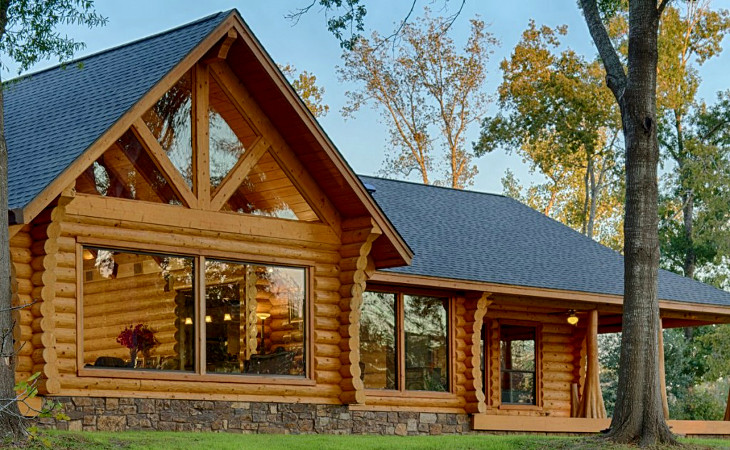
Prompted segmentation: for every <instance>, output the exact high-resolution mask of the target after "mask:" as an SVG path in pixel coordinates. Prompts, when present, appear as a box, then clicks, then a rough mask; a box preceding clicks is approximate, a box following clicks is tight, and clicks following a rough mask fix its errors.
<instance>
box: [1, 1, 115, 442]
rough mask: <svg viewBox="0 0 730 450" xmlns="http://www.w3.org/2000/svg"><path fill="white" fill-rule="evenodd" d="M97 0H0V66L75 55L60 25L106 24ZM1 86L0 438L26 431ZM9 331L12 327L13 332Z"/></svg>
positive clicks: (77, 44) (20, 66)
mask: <svg viewBox="0 0 730 450" xmlns="http://www.w3.org/2000/svg"><path fill="white" fill-rule="evenodd" d="M105 23H106V18H104V17H102V16H100V15H98V14H97V13H96V12H95V11H94V2H93V0H0V54H2V57H1V58H2V59H1V60H0V66H2V67H7V65H8V64H10V63H15V64H17V67H18V70H19V72H22V71H25V70H27V69H28V68H30V67H31V66H32V65H33V64H35V63H36V62H38V61H40V60H43V59H49V58H58V59H59V60H61V61H63V60H68V59H70V58H71V57H72V56H73V54H74V52H76V51H77V50H79V49H81V48H83V47H84V44H83V43H80V42H76V41H74V40H73V39H71V38H69V37H67V36H65V35H61V34H60V33H59V32H58V31H56V28H57V27H58V26H60V25H69V24H73V25H84V26H89V27H94V26H98V25H104V24H105ZM2 104H3V102H2V90H0V211H6V212H5V213H4V214H3V217H2V221H1V222H0V339H1V341H0V440H2V439H18V438H22V437H23V436H25V424H24V423H23V420H22V417H21V416H20V413H19V411H18V406H17V403H16V402H15V398H16V395H15V391H14V386H15V343H14V341H13V333H12V330H13V328H14V327H15V323H14V321H13V315H12V313H11V310H12V298H11V291H10V273H11V269H10V264H11V261H10V247H9V234H8V214H7V211H8V153H7V144H6V142H5V127H4V117H3V108H2ZM8 331H10V332H8Z"/></svg>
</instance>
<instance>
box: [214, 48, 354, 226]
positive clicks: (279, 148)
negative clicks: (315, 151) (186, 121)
mask: <svg viewBox="0 0 730 450" xmlns="http://www.w3.org/2000/svg"><path fill="white" fill-rule="evenodd" d="M210 73H211V75H212V76H213V78H214V79H215V81H216V82H217V83H218V84H219V85H220V86H221V89H223V91H224V92H225V93H226V95H227V96H228V98H229V99H231V101H232V102H233V103H234V104H236V106H238V107H239V108H240V109H242V110H243V111H244V112H245V114H246V115H247V116H248V117H249V118H250V119H251V122H253V125H254V127H255V128H256V129H257V130H258V131H259V132H260V133H261V134H262V135H263V136H264V137H265V138H266V140H267V141H268V142H269V143H270V145H271V155H272V156H273V157H274V159H276V160H277V162H279V164H280V165H281V167H282V169H283V170H284V171H285V173H286V174H287V176H288V177H289V179H290V180H291V181H292V183H293V184H294V185H295V186H296V187H297V189H299V191H300V193H301V194H302V196H303V197H304V199H305V200H306V201H307V203H308V204H309V206H310V207H311V208H312V209H313V210H314V212H315V213H316V214H317V216H318V217H319V218H320V219H322V221H323V222H324V223H326V224H328V225H329V226H330V227H332V229H333V230H335V232H336V233H338V234H340V233H341V218H340V214H339V212H338V211H337V209H336V208H335V207H334V205H333V204H332V203H331V202H330V200H329V198H328V197H327V196H326V195H325V194H324V192H323V191H322V189H321V188H320V187H319V185H318V184H317V182H316V181H315V180H314V179H313V178H312V177H311V175H309V173H308V172H307V171H306V170H305V169H304V167H303V166H302V164H301V162H300V161H299V160H298V159H297V157H296V156H295V155H294V152H293V151H292V150H291V149H290V148H289V145H288V144H287V143H286V140H284V138H283V137H282V136H281V135H280V134H279V132H278V130H277V129H276V128H275V127H274V125H273V124H272V123H271V121H270V120H269V118H268V117H267V116H266V114H264V112H263V111H262V110H261V107H259V105H258V103H256V101H255V100H254V98H253V96H252V95H251V94H250V93H249V92H248V89H246V87H245V86H244V85H243V83H241V81H240V80H239V79H238V77H236V75H235V74H234V73H233V71H232V70H231V68H230V67H229V66H228V64H226V63H225V62H218V63H215V64H211V65H210Z"/></svg>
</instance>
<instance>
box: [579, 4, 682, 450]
mask: <svg viewBox="0 0 730 450" xmlns="http://www.w3.org/2000/svg"><path fill="white" fill-rule="evenodd" d="M666 2H667V0H663V1H662V3H661V4H660V5H659V6H657V2H656V0H632V1H630V2H629V55H628V73H626V72H624V68H623V65H622V63H621V60H620V59H619V57H618V54H617V53H616V50H615V49H614V48H613V45H612V44H611V41H610V39H609V37H608V33H607V32H606V28H605V26H604V25H603V23H602V22H601V16H600V13H599V11H598V7H597V5H596V1H595V0H581V5H582V7H583V14H584V16H585V19H586V23H587V24H588V28H589V31H590V33H591V36H592V38H593V40H594V42H595V44H596V47H597V48H598V51H599V53H600V55H601V59H602V61H603V64H604V67H605V68H606V74H607V77H606V81H607V84H608V87H609V88H610V89H611V91H612V92H613V94H614V97H615V98H616V101H617V102H618V105H619V107H620V109H621V121H622V128H623V132H624V141H625V144H626V213H625V214H626V216H625V222H624V234H625V237H626V239H625V243H624V306H623V330H622V331H623V333H622V335H621V358H620V361H619V384H618V390H617V391H618V394H617V398H616V406H615V408H614V415H613V420H612V421H611V427H610V429H609V432H608V434H607V437H608V438H609V439H610V440H612V441H614V442H618V443H629V442H636V443H639V445H642V446H649V445H656V444H659V443H676V441H675V439H674V436H673V435H672V433H671V432H670V431H669V427H668V426H667V423H666V420H665V419H664V412H663V409H662V400H661V389H660V381H659V354H658V353H659V352H658V333H659V327H660V325H659V302H658V299H657V290H658V283H657V280H658V269H659V237H658V231H657V230H658V222H659V220H658V207H657V201H658V187H657V166H658V162H659V143H658V140H657V120H656V70H657V53H658V52H657V31H658V27H659V16H660V15H661V11H662V9H663V8H664V7H665V6H666Z"/></svg>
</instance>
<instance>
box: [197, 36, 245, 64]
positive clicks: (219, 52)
mask: <svg viewBox="0 0 730 450" xmlns="http://www.w3.org/2000/svg"><path fill="white" fill-rule="evenodd" d="M236 38H238V32H237V31H236V29H235V28H231V29H230V30H228V34H226V37H225V38H223V42H221V43H220V44H219V45H218V48H217V49H215V48H214V49H212V50H211V52H212V53H213V54H212V55H211V56H208V57H206V58H205V59H204V60H203V62H204V63H206V64H210V63H213V62H216V61H223V60H225V59H226V58H227V57H228V50H230V49H231V45H233V43H234V42H235V41H236Z"/></svg>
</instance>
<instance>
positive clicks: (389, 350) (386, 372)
mask: <svg viewBox="0 0 730 450" xmlns="http://www.w3.org/2000/svg"><path fill="white" fill-rule="evenodd" d="M360 358H361V361H362V362H363V365H364V367H363V371H362V375H363V381H364V383H365V387H367V388H374V389H395V388H396V370H395V366H396V363H395V358H396V351H395V294H392V293H383V292H365V293H363V303H362V313H361V316H360Z"/></svg>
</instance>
